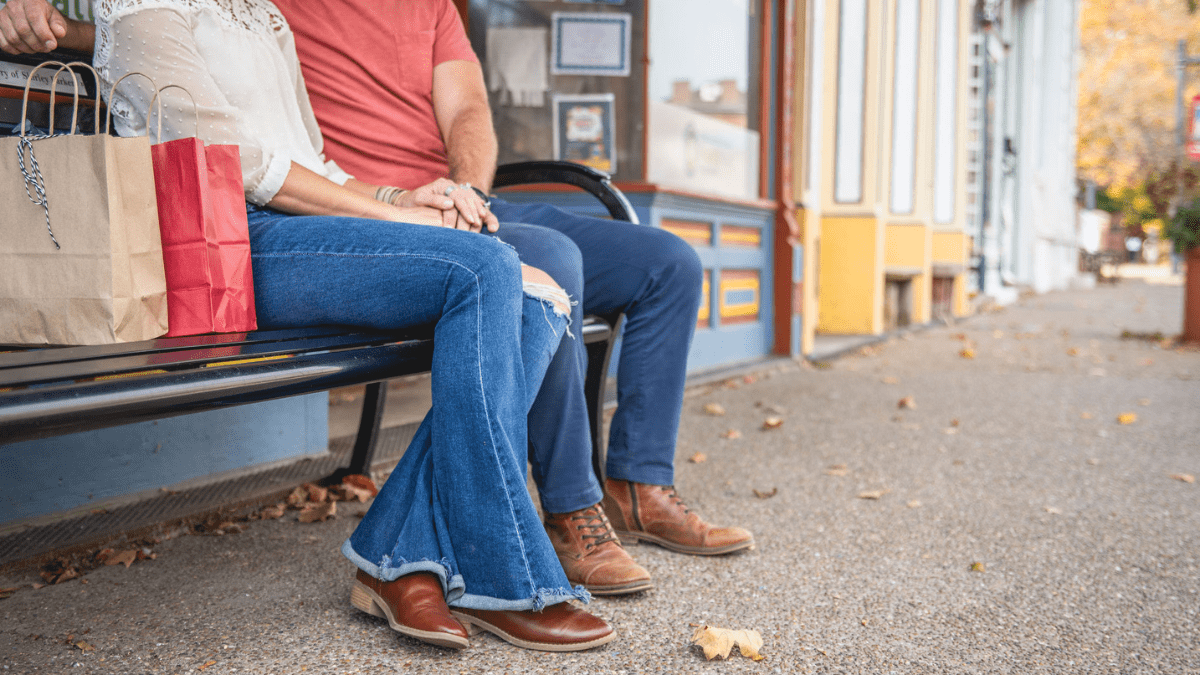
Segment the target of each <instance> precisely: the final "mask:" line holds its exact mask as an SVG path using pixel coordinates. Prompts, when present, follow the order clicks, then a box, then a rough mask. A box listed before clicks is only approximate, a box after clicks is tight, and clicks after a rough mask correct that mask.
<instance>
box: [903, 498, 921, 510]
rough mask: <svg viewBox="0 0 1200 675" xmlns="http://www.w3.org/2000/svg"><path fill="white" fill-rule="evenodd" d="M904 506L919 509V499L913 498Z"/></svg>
mask: <svg viewBox="0 0 1200 675" xmlns="http://www.w3.org/2000/svg"><path fill="white" fill-rule="evenodd" d="M905 506H907V507H908V508H910V509H919V508H921V500H920V499H913V500H911V501H910V502H908V503H907V504H905Z"/></svg>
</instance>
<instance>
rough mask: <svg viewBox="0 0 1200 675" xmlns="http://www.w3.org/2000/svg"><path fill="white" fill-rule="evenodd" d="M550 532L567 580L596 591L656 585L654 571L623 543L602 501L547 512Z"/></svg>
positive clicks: (609, 592) (622, 591)
mask: <svg viewBox="0 0 1200 675" xmlns="http://www.w3.org/2000/svg"><path fill="white" fill-rule="evenodd" d="M546 534H548V535H549V536H550V543H552V544H554V551H555V552H556V553H558V560H559V562H561V563H562V566H563V570H565V571H566V573H567V580H568V581H570V582H571V584H573V585H576V584H578V585H582V586H583V587H584V588H586V589H588V591H590V592H591V593H592V594H593V595H624V594H626V593H635V592H637V591H644V590H647V589H649V588H651V587H652V586H654V584H653V583H652V582H651V581H650V573H649V572H647V571H646V570H645V569H644V568H643V567H642V566H641V565H638V564H637V563H636V562H634V561H633V558H631V557H629V554H628V553H626V552H625V549H624V548H622V547H621V542H620V541H618V540H617V535H616V534H614V533H613V529H612V525H611V524H610V523H609V522H608V518H606V517H605V515H604V509H602V508H601V507H600V505H599V504H596V505H594V506H590V507H588V508H586V509H582V510H579V511H572V512H570V513H548V514H546Z"/></svg>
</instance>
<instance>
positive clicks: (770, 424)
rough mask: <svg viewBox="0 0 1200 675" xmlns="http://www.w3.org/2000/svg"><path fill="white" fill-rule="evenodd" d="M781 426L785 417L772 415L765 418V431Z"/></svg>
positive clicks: (763, 426)
mask: <svg viewBox="0 0 1200 675" xmlns="http://www.w3.org/2000/svg"><path fill="white" fill-rule="evenodd" d="M781 426H783V418H782V417H779V416H777V415H772V416H770V417H768V418H767V419H765V420H763V425H762V428H763V431H769V430H771V429H778V428H779V427H781Z"/></svg>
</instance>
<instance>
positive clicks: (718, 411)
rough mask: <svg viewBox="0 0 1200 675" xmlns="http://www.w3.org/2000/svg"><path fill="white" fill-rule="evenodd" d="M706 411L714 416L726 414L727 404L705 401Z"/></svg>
mask: <svg viewBox="0 0 1200 675" xmlns="http://www.w3.org/2000/svg"><path fill="white" fill-rule="evenodd" d="M704 412H705V413H706V414H708V415H712V416H713V417H720V416H721V415H724V414H725V406H723V405H721V404H720V403H705V404H704Z"/></svg>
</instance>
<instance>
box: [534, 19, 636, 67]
mask: <svg viewBox="0 0 1200 675" xmlns="http://www.w3.org/2000/svg"><path fill="white" fill-rule="evenodd" d="M630 23H631V17H630V15H629V14H623V13H617V12H604V13H596V14H591V13H580V12H554V13H553V14H552V15H551V40H550V47H551V57H550V72H551V73H553V74H554V75H609V76H614V77H626V76H628V75H629V40H630Z"/></svg>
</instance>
